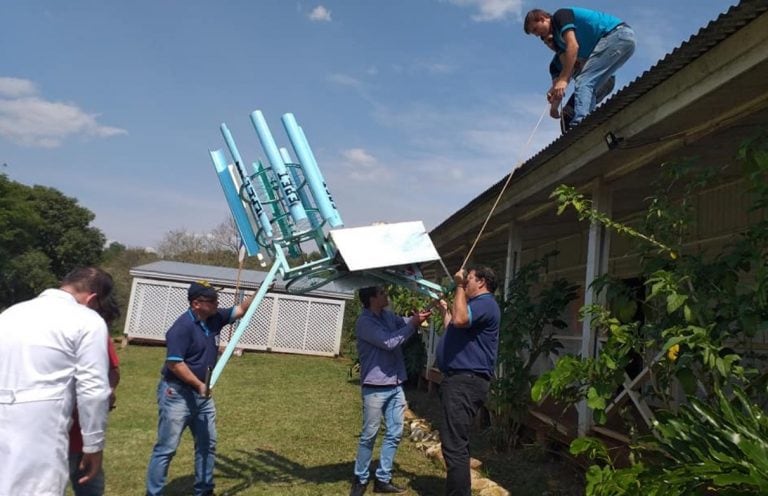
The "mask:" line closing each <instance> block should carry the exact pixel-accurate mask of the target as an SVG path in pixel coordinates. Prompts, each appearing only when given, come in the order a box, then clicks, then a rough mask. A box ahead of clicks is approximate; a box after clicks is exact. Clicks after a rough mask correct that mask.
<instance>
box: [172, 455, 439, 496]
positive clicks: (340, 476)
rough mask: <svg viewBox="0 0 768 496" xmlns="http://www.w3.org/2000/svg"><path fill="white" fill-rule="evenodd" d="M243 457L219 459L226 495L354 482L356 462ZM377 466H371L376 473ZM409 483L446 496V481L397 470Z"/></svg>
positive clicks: (186, 490)
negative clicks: (308, 462) (267, 487)
mask: <svg viewBox="0 0 768 496" xmlns="http://www.w3.org/2000/svg"><path fill="white" fill-rule="evenodd" d="M237 453H239V454H241V455H242V457H241V458H240V457H238V458H233V457H231V456H226V455H217V456H216V471H217V474H216V477H217V478H218V479H228V480H229V481H230V482H231V483H233V485H232V486H230V487H228V488H227V489H226V490H224V491H222V492H217V494H221V495H222V496H235V495H237V494H240V493H242V492H244V491H246V490H248V489H249V488H251V487H253V486H256V485H259V486H263V485H270V486H274V487H280V486H283V487H291V486H299V485H312V484H316V485H325V484H337V483H339V482H350V483H351V481H352V468H353V462H352V461H349V462H344V463H335V464H330V465H319V466H315V467H307V466H305V465H302V464H300V463H297V462H294V461H292V460H290V459H288V458H286V457H284V456H282V455H280V454H278V453H275V452H274V451H271V450H263V449H256V450H253V451H245V450H238V451H237ZM375 470H376V467H375V466H373V467H371V471H372V472H373V471H375ZM404 480H405V481H407V486H408V487H409V488H410V493H411V494H419V495H422V496H438V495H441V494H443V485H444V480H443V479H442V478H440V477H435V476H428V475H421V474H414V473H411V472H407V471H404V470H402V469H401V468H400V467H399V466H397V464H396V467H395V481H396V482H397V483H399V484H403V482H404ZM193 482H194V477H192V476H185V477H181V478H179V479H175V480H174V481H173V482H171V484H169V486H168V494H190V493H191V491H192V484H193Z"/></svg>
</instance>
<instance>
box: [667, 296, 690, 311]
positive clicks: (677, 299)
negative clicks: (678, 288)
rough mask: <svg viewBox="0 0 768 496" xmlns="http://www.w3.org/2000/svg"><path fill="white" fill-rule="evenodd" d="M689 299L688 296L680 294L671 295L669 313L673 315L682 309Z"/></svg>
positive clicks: (668, 306) (669, 297)
mask: <svg viewBox="0 0 768 496" xmlns="http://www.w3.org/2000/svg"><path fill="white" fill-rule="evenodd" d="M687 299H688V296H687V295H684V294H680V293H672V294H671V295H669V296H667V313H673V312H674V311H675V310H677V309H678V308H680V307H681V306H682V305H683V303H685V301H686V300H687Z"/></svg>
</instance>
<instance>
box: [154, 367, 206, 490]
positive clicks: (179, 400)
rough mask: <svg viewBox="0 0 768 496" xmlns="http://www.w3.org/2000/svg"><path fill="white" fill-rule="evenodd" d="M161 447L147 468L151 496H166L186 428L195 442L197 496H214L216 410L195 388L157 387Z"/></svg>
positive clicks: (157, 445) (173, 384) (175, 384)
mask: <svg viewBox="0 0 768 496" xmlns="http://www.w3.org/2000/svg"><path fill="white" fill-rule="evenodd" d="M157 407H158V411H159V419H158V422H157V443H155V447H154V448H153V449H152V456H151V457H150V459H149V468H147V496H158V495H161V494H163V487H164V486H165V478H166V477H167V475H168V466H169V465H170V464H171V460H172V459H173V455H175V454H176V448H178V446H179V442H180V441H181V434H182V433H183V432H184V429H185V428H186V427H189V430H190V431H191V432H192V437H193V438H194V439H195V486H194V489H195V496H204V495H207V494H213V463H214V459H215V456H216V406H215V405H214V403H213V398H205V397H203V396H200V395H199V394H198V393H197V391H195V390H194V388H192V387H191V386H187V385H183V384H181V383H178V382H169V381H166V380H165V379H162V380H160V384H158V386H157Z"/></svg>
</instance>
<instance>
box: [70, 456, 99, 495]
mask: <svg viewBox="0 0 768 496" xmlns="http://www.w3.org/2000/svg"><path fill="white" fill-rule="evenodd" d="M82 459H83V454H82V453H70V454H69V481H70V482H71V483H72V492H73V493H74V494H75V496H103V495H104V469H103V468H102V469H101V470H99V473H98V474H96V477H94V478H93V479H91V480H89V481H88V482H86V483H85V484H80V483H79V482H77V480H78V479H79V478H80V477H82V476H83V475H84V474H83V471H82V470H80V461H81V460H82Z"/></svg>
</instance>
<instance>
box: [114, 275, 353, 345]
mask: <svg viewBox="0 0 768 496" xmlns="http://www.w3.org/2000/svg"><path fill="white" fill-rule="evenodd" d="M188 287H189V284H187V283H176V282H169V281H158V280H153V279H143V278H135V279H134V281H133V287H132V291H131V298H130V302H129V307H128V316H127V319H126V323H125V334H126V335H127V336H128V338H129V339H133V338H139V339H144V340H151V341H157V342H165V333H166V331H167V330H168V329H169V328H170V326H171V325H172V324H173V323H174V322H175V321H176V319H177V318H179V316H180V315H182V314H183V313H184V312H186V310H187V309H188V308H189V303H188V301H187V288H188ZM219 301H220V302H221V306H222V307H228V306H233V305H234V303H235V291H234V289H232V288H225V289H222V290H220V291H219ZM343 317H344V301H342V300H333V299H327V298H315V297H307V296H295V295H283V294H275V293H267V295H266V296H265V297H264V299H263V300H262V302H261V305H259V308H258V309H257V310H256V312H255V313H254V315H253V318H252V319H251V321H250V322H249V323H248V327H247V328H246V330H245V332H244V333H243V335H242V337H241V338H240V342H239V343H238V347H239V348H244V349H250V350H273V351H282V352H288V353H301V354H310V355H322V356H334V355H338V354H339V347H340V344H341V332H342V325H341V323H342V320H343ZM235 325H236V324H235ZM271 331H273V334H270V332H271ZM233 333H234V329H233V328H232V327H231V326H229V325H228V326H225V327H224V329H222V331H221V336H220V338H221V339H220V344H221V345H225V344H227V343H228V342H229V338H230V336H232V334H233Z"/></svg>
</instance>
